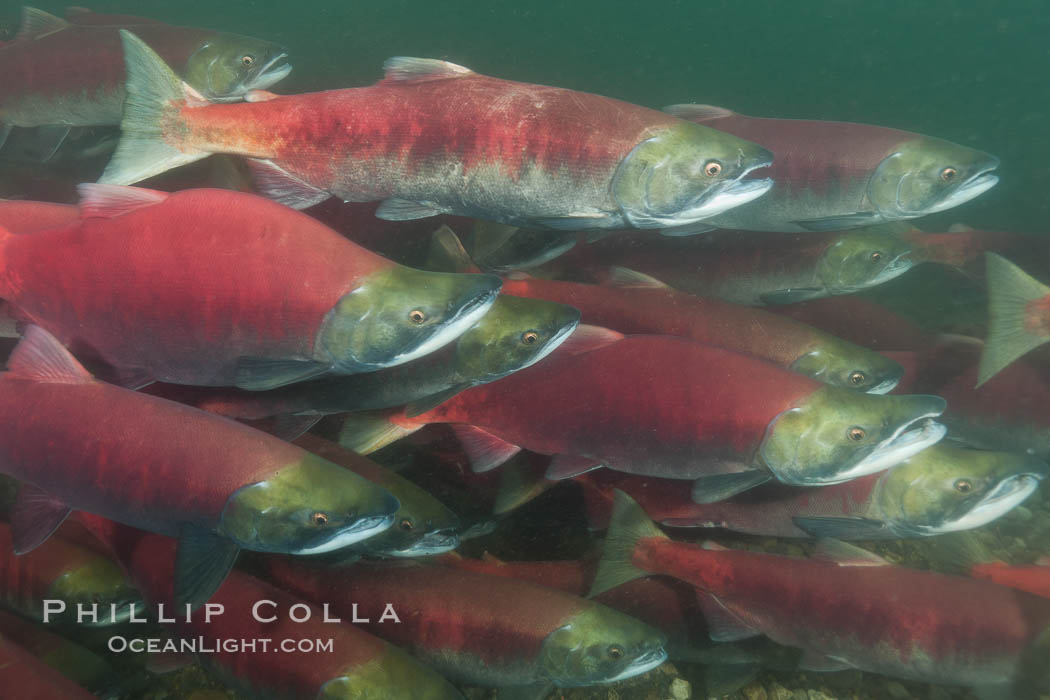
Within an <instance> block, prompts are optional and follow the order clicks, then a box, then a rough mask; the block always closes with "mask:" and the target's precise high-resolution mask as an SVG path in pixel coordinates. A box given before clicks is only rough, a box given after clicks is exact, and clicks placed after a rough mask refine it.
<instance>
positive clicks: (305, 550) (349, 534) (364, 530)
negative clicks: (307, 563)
mask: <svg viewBox="0 0 1050 700" xmlns="http://www.w3.org/2000/svg"><path fill="white" fill-rule="evenodd" d="M393 524H394V516H393V514H389V515H375V516H370V517H367V518H359V519H357V520H356V521H354V522H353V523H352V524H351V525H349V526H347V527H344V528H340V529H339V530H338V531H337V532H334V533H332V534H331V535H329V536H327V537H325V538H323V539H321V540H320V541H319V542H317V543H316V544H312V545H310V546H307V547H301V548H299V549H298V550H296V551H295V554H325V553H327V552H335V551H337V550H340V549H343V548H344V547H349V546H350V545H352V544H356V543H357V542H360V541H361V540H366V539H368V538H369V537H372V536H373V535H378V534H379V533H381V532H383V531H384V530H387V529H389V528H390V526H391V525H393Z"/></svg>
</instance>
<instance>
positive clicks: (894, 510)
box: [873, 443, 1048, 537]
mask: <svg viewBox="0 0 1050 700" xmlns="http://www.w3.org/2000/svg"><path fill="white" fill-rule="evenodd" d="M1047 471H1048V466H1047V464H1046V462H1044V461H1043V460H1041V459H1037V458H1035V457H1033V456H1031V455H1028V454H1025V453H1023V452H990V451H984V450H968V449H962V448H958V447H950V446H948V445H945V444H944V443H941V444H939V445H934V446H933V447H931V448H929V449H928V450H924V451H922V452H920V453H919V454H917V455H913V456H912V457H909V458H908V459H906V460H904V461H903V462H901V463H900V464H898V465H897V466H895V467H893V468H892V469H890V470H889V471H888V472H886V473H885V474H884V475H883V476H882V477H881V478H880V479H879V482H878V485H877V486H876V490H875V494H874V503H873V506H874V508H875V509H876V512H877V513H878V514H879V515H880V517H882V518H884V519H885V520H886V521H887V522H888V523H890V525H891V527H892V529H893V531H894V532H895V533H897V534H898V536H900V537H915V536H920V535H940V534H942V533H945V532H955V531H957V530H970V529H973V528H975V527H981V526H982V525H986V524H988V523H990V522H991V521H993V520H995V519H996V518H998V517H1000V516H1002V515H1005V514H1006V513H1008V512H1010V511H1011V510H1013V508H1014V507H1015V506H1017V505H1018V504H1020V503H1021V501H1023V500H1025V499H1026V498H1028V497H1029V496H1031V495H1032V493H1034V492H1035V490H1036V488H1037V487H1038V486H1039V482H1040V481H1042V479H1043V478H1044V477H1045V476H1046V474H1047Z"/></svg>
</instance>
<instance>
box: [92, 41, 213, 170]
mask: <svg viewBox="0 0 1050 700" xmlns="http://www.w3.org/2000/svg"><path fill="white" fill-rule="evenodd" d="M120 39H121V42H123V44H124V64H125V66H126V67H127V86H126V87H127V98H126V99H125V102H124V118H123V120H122V121H121V123H120V129H121V136H120V143H119V144H117V151H116V153H114V154H113V158H112V159H111V160H110V161H109V165H107V166H106V171H105V172H104V173H103V174H102V178H101V179H100V180H99V182H104V183H109V184H114V185H130V184H131V183H133V182H138V181H140V180H145V179H146V178H148V177H153V176H154V175H159V174H160V173H163V172H165V171H166V170H171V169H172V168H174V167H177V166H179V165H185V164H186V163H192V162H194V161H197V160H201V159H202V158H204V157H206V156H208V155H209V154H208V153H207V152H205V151H184V150H182V149H180V148H179V147H178V146H177V145H176V144H173V143H171V142H169V141H167V140H165V134H164V131H165V126H166V125H170V124H171V122H172V121H173V120H178V110H179V107H180V106H181V105H183V104H185V103H186V101H187V97H188V96H190V97H191V98H192V99H193V101H200V100H201V99H202V98H200V97H199V96H198V95H196V94H195V93H192V92H190V93H187V90H192V89H191V88H189V87H188V86H186V85H185V84H184V83H183V82H182V80H181V79H179V76H177V75H175V73H174V72H173V71H172V70H171V68H169V67H168V66H167V65H166V64H165V63H164V60H163V59H162V58H161V57H160V56H158V55H157V54H156V53H154V51H153V49H151V48H150V47H149V46H147V45H146V43H145V42H144V41H142V39H139V38H138V37H137V36H135V35H134V34H132V33H131V32H129V31H127V30H126V29H121V30H120Z"/></svg>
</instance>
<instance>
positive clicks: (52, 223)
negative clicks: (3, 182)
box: [0, 199, 80, 233]
mask: <svg viewBox="0 0 1050 700" xmlns="http://www.w3.org/2000/svg"><path fill="white" fill-rule="evenodd" d="M78 216H80V213H79V211H78V210H77V208H76V207H75V206H72V205H70V204H49V203H47V202H27V201H23V200H19V199H12V200H7V199H3V200H0V226H2V227H3V228H6V229H7V230H8V231H10V232H11V233H28V232H30V231H38V230H40V229H45V228H55V227H57V226H62V225H64V224H68V223H70V222H73V221H75V220H76V219H77V217H78Z"/></svg>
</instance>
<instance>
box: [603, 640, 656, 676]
mask: <svg viewBox="0 0 1050 700" xmlns="http://www.w3.org/2000/svg"><path fill="white" fill-rule="evenodd" d="M664 661H667V652H666V651H664V648H663V647H660V648H659V649H653V650H652V651H648V652H646V653H644V654H642V655H641V656H639V657H638V658H637V659H635V660H634V661H632V662H631V663H629V664H628V665H627V666H626V667H625V668H624V669H623V670H622V671H620V672H619V673H618V674H616V675H615V676H613V677H612V678H606V679H605V680H603V681H601V682H602V683H615V682H617V681H622V680H626V679H628V678H634V677H635V676H640V675H642V674H643V673H648V672H649V671H651V670H653V669H654V668H656V667H657V666H659V665H660V664H662V663H663V662H664Z"/></svg>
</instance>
